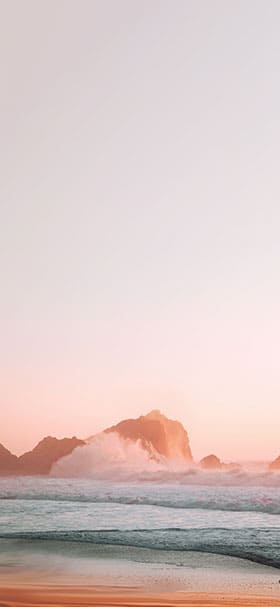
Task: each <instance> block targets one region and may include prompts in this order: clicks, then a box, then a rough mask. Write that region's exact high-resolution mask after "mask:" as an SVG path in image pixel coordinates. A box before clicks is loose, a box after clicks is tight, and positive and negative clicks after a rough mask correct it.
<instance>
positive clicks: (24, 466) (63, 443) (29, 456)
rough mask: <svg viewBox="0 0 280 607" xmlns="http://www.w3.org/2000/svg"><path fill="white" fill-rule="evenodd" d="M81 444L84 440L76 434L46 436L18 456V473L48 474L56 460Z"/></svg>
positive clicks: (83, 443)
mask: <svg viewBox="0 0 280 607" xmlns="http://www.w3.org/2000/svg"><path fill="white" fill-rule="evenodd" d="M82 445H85V442H84V441H82V440H80V439H78V438H76V436H73V437H72V438H62V439H57V438H54V437H53V436H47V437H46V438H43V440H41V441H40V442H39V443H38V445H36V447H34V449H32V451H28V452H27V453H24V455H21V456H20V457H19V458H18V469H19V473H20V474H48V473H49V472H50V469H51V467H52V465H53V464H54V463H55V462H57V460H59V459H60V458H61V457H64V456H65V455H69V454H70V453H72V451H74V449H76V447H80V446H82Z"/></svg>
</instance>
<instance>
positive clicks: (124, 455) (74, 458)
mask: <svg viewBox="0 0 280 607" xmlns="http://www.w3.org/2000/svg"><path fill="white" fill-rule="evenodd" d="M50 476H52V477H57V478H81V479H82V478H84V479H86V478H88V479H93V480H109V481H154V482H159V483H168V482H172V483H174V482H175V483H176V482H177V483H180V484H184V485H206V486H207V485H208V486H209V485H217V486H243V485H246V486H247V487H248V486H249V487H250V486H252V487H254V486H263V487H280V474H279V473H275V472H270V471H269V470H267V469H266V467H265V466H262V467H260V468H259V469H253V470H250V469H247V468H246V467H242V468H241V467H238V466H237V467H236V468H228V469H226V470H213V471H206V470H201V469H200V468H199V467H197V466H195V465H190V464H187V463H186V462H185V461H184V460H178V459H177V460H170V459H167V458H165V457H164V456H160V455H159V454H158V452H157V451H155V450H154V449H153V447H152V445H150V447H149V451H148V450H146V449H145V448H143V446H142V444H141V442H140V441H136V442H134V441H131V440H129V439H124V438H122V437H120V435H119V434H118V433H117V432H116V433H110V434H106V433H101V434H99V435H97V436H95V437H94V438H93V439H92V440H91V441H90V442H89V443H88V444H87V445H86V446H83V447H77V448H76V449H75V450H74V451H73V453H71V454H70V455H68V456H66V457H64V458H61V459H60V460H59V461H58V462H57V463H56V464H54V466H53V467H52V470H51V473H50ZM183 507H185V506H183Z"/></svg>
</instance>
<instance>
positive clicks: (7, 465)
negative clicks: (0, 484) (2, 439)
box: [0, 443, 18, 475]
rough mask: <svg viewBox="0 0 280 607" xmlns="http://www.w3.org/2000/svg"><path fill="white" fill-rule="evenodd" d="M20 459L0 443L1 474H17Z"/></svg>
mask: <svg viewBox="0 0 280 607" xmlns="http://www.w3.org/2000/svg"><path fill="white" fill-rule="evenodd" d="M17 471H18V458H17V457H16V455H13V454H12V453H11V452H10V451H8V449H6V447H4V446H3V445H1V443H0V474H2V475H6V474H17Z"/></svg>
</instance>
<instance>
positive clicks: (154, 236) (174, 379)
mask: <svg viewBox="0 0 280 607" xmlns="http://www.w3.org/2000/svg"><path fill="white" fill-rule="evenodd" d="M0 13H1V14H0V64H1V65H0V70H1V71H0V87H1V91H0V108H1V117H0V121H1V122H0V166H1V170H0V173H1V177H0V205H1V209H0V234H1V238H0V247H1V249H0V275H1V296H0V312H1V317H0V318H1V331H0V333H1V337H0V363H1V376H0V392H1V394H0V398H1V401H0V442H2V443H3V444H4V445H6V446H7V447H8V448H10V449H11V450H13V451H15V452H17V453H18V452H21V451H23V450H24V449H27V448H30V447H32V446H33V445H34V444H35V442H37V441H38V440H39V439H41V438H42V436H44V435H47V434H55V435H57V436H64V435H70V436H71V435H73V434H77V435H79V436H81V437H84V436H88V435H90V434H93V433H94V432H95V431H97V430H100V429H101V428H103V427H104V426H106V425H109V424H110V425H111V424H112V423H113V422H116V421H118V420H119V419H120V418H123V417H127V416H131V417H134V416H138V415H139V414H141V413H142V412H143V413H145V412H147V411H148V410H149V409H151V408H160V409H161V410H162V411H163V412H165V413H166V414H168V415H170V416H172V417H175V418H178V419H180V420H181V421H182V422H183V423H184V424H185V426H186V427H187V429H188V431H189V435H190V439H191V444H192V448H193V452H194V455H195V457H196V458H198V457H201V456H202V455H205V454H207V453H209V452H215V453H217V455H219V456H220V457H222V458H228V459H231V458H234V459H240V458H272V457H273V458H274V457H276V455H278V454H279V452H280V443H279V425H280V406H279V403H280V351H279V350H280V283H279V275H280V267H279V266H280V261H279V260H280V170H279V162H280V160H279V159H280V110H279V108H280V37H279V23H280V3H279V1H278V0H275V1H274V0H268V1H267V0H266V1H265V0H261V1H259V0H242V1H241V0H240V1H239V0H184V1H181V0H175V1H174V0H99V1H95V0H90V1H87V0H75V1H73V0H65V1H64V0H34V1H33V0H24V1H21V0H0Z"/></svg>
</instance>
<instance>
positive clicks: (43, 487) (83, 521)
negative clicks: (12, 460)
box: [0, 470, 280, 569]
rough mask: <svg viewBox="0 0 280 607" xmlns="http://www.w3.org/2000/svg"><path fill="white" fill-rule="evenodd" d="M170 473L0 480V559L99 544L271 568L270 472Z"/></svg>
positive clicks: (275, 541) (277, 481)
mask: <svg viewBox="0 0 280 607" xmlns="http://www.w3.org/2000/svg"><path fill="white" fill-rule="evenodd" d="M171 477H172V474H171V473H170V472H168V474H167V478H164V475H163V473H162V472H161V473H160V474H159V475H158V478H157V476H156V475H155V474H154V473H153V476H152V479H151V478H147V475H146V478H145V476H141V478H140V479H139V478H138V479H137V480H132V479H131V478H130V479H129V480H123V479H121V480H117V481H114V480H112V479H105V480H104V479H103V480H102V479H100V478H99V479H94V478H77V477H75V478H59V477H10V478H2V479H0V554H1V561H2V564H3V562H6V563H7V562H9V559H8V557H7V555H9V551H10V552H11V550H12V549H13V550H14V548H15V544H16V546H17V552H19V551H20V548H21V547H25V549H26V547H28V549H29V551H30V550H31V549H36V546H40V552H42V551H44V550H46V551H47V552H48V553H50V552H52V551H53V553H57V552H58V551H59V550H60V551H61V550H63V553H64V554H69V555H70V556H71V554H74V553H75V555H76V556H77V555H79V554H80V555H81V556H83V555H85V554H86V555H87V556H88V555H90V554H91V553H92V554H95V555H96V554H103V553H104V550H105V549H106V551H107V554H108V553H109V554H110V551H111V554H112V555H114V558H115V557H116V556H117V557H118V556H121V555H122V554H126V555H127V554H129V558H130V559H132V560H133V559H136V560H137V559H138V560H139V559H140V560H141V558H144V559H145V560H146V561H147V560H149V558H150V559H151V561H153V562H154V561H155V560H156V561H157V560H158V562H161V563H163V562H164V561H165V558H166V562H170V558H172V561H173V563H175V564H176V563H177V564H182V563H183V559H184V556H185V555H188V556H189V557H190V555H191V554H193V553H196V554H198V553H199V554H204V555H205V554H213V555H223V556H229V557H238V558H239V559H243V560H245V561H250V562H252V563H259V564H262V565H266V566H270V567H272V568H275V569H279V568H280V475H279V474H272V473H271V474H267V473H261V474H260V473H255V472H254V473H252V472H250V473H249V472H247V473H244V472H240V471H237V472H221V473H211V472H208V473H203V472H200V471H199V472H197V471H194V470H189V471H185V472H183V471H181V472H178V473H177V474H175V473H174V474H173V478H172V479H171ZM143 554H144V557H143ZM141 555H142V557H141ZM149 555H150V557H149ZM165 555H166V556H165Z"/></svg>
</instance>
